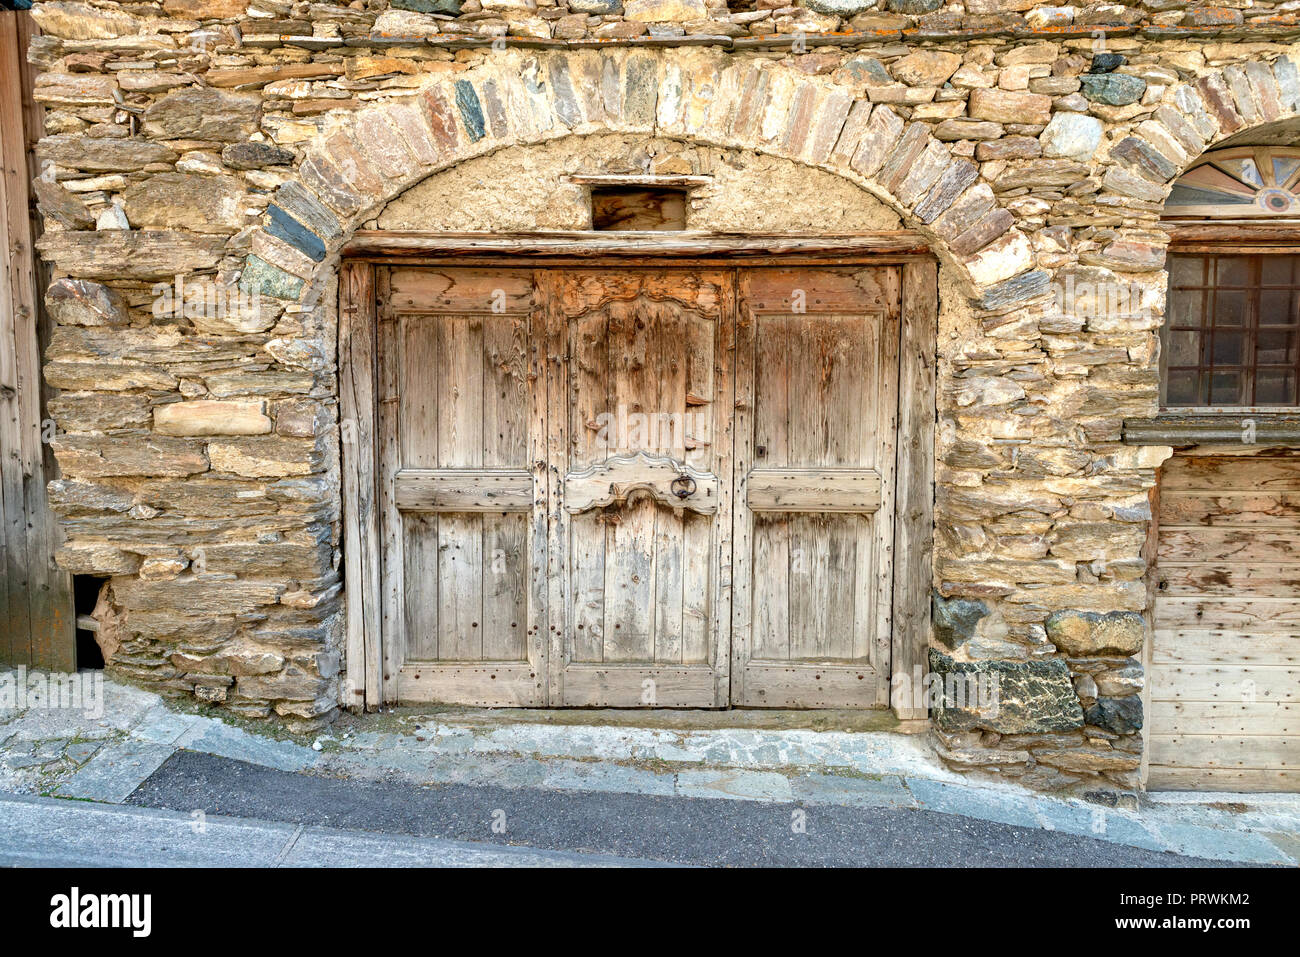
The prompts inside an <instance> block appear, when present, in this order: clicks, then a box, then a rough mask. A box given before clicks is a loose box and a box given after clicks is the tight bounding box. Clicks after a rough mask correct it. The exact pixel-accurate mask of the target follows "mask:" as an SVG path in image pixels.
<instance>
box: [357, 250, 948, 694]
mask: <svg viewBox="0 0 1300 957" xmlns="http://www.w3.org/2000/svg"><path fill="white" fill-rule="evenodd" d="M901 275H902V269H901V267H897V266H877V267H870V268H863V267H839V268H834V269H831V268H799V269H788V268H777V267H771V268H752V269H735V268H724V267H692V268H631V267H629V268H624V269H580V268H565V269H554V268H552V269H542V268H538V269H504V270H503V269H492V268H481V269H480V268H459V267H457V268H436V267H414V266H412V267H390V268H381V269H378V270H376V299H377V300H378V321H379V336H378V340H377V344H378V350H379V360H378V366H379V370H380V373H379V383H378V385H379V388H378V390H377V394H378V403H377V404H378V424H379V443H378V455H379V461H380V489H381V512H382V518H381V524H382V533H381V537H382V538H383V541H384V556H383V569H382V588H383V589H384V590H385V594H386V600H385V601H384V602H383V605H384V608H385V615H386V619H385V621H384V622H383V629H384V641H385V651H386V654H385V660H386V661H388V662H389V664H388V665H386V668H392V669H394V670H395V671H396V672H397V675H398V678H397V685H398V688H397V696H398V697H399V698H400V700H403V701H408V702H415V701H437V702H448V703H468V704H482V705H541V704H550V705H554V706H560V705H571V706H609V707H720V706H725V705H727V704H729V703H731V704H745V705H750V706H769V707H871V706H877V705H880V706H883V705H885V704H886V703H887V700H888V678H889V659H890V640H891V624H892V621H891V601H892V594H893V580H894V578H893V569H892V566H891V553H892V549H893V543H894V485H895V455H896V441H895V433H896V429H897V415H898V376H899V372H898V370H899V315H900V282H901ZM929 275H930V277H931V279H932V277H933V273H932V272H930V273H929ZM923 434H924V435H927V436H928V435H929V434H930V433H929V432H928V431H924V430H923ZM925 514H927V515H928V511H927V512H926V513H925ZM918 554H920V553H918ZM927 573H928V568H918V569H917V570H916V574H918V575H926V574H927ZM733 597H734V601H733Z"/></svg>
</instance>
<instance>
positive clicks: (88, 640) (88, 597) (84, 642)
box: [72, 575, 108, 669]
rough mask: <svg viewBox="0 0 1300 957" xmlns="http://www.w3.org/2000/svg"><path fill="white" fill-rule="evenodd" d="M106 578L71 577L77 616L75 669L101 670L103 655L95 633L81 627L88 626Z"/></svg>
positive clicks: (91, 576) (92, 576)
mask: <svg viewBox="0 0 1300 957" xmlns="http://www.w3.org/2000/svg"><path fill="white" fill-rule="evenodd" d="M106 581H108V579H107V578H98V577H96V576H94V575H73V576H72V604H73V608H74V609H75V610H76V614H77V668H78V669H82V668H103V667H104V655H103V653H102V652H101V651H100V650H99V643H98V642H97V641H95V632H94V631H92V630H91V629H90V628H84V627H82V626H83V625H87V624H90V623H91V621H92V619H91V617H90V616H91V614H92V613H93V612H94V611H95V605H96V604H97V603H98V601H99V592H100V589H102V588H103V587H104V582H106Z"/></svg>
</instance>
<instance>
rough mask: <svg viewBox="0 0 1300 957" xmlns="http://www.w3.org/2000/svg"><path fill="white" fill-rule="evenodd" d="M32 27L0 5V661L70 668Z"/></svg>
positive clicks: (71, 636) (68, 586) (72, 655)
mask: <svg viewBox="0 0 1300 957" xmlns="http://www.w3.org/2000/svg"><path fill="white" fill-rule="evenodd" d="M32 32H33V25H32V20H31V17H30V16H29V15H28V14H26V13H15V12H13V11H8V10H6V11H0V246H2V248H3V249H4V250H5V260H4V262H3V264H0V663H6V664H15V665H27V666H34V667H42V668H49V669H52V670H55V671H61V672H68V671H73V670H75V669H76V638H75V615H74V610H73V598H72V578H71V576H70V575H69V574H67V573H66V572H63V571H62V570H60V569H59V568H57V567H56V566H55V564H54V551H55V548H56V546H57V544H58V541H59V532H58V529H57V526H56V523H55V519H54V515H53V513H52V512H51V511H50V509H49V506H48V502H47V497H46V483H47V482H48V481H49V480H50V479H51V478H53V477H55V476H56V475H57V470H56V466H55V463H54V459H53V456H52V455H51V453H50V449H49V448H48V447H47V445H46V444H45V443H43V442H42V441H41V423H42V421H44V419H45V416H46V413H45V399H46V394H45V387H44V384H43V380H42V378H41V366H40V355H41V349H42V345H43V341H44V340H46V339H48V329H47V328H46V325H47V322H46V319H45V316H44V310H43V305H42V302H41V295H40V293H39V292H38V289H44V287H45V275H46V271H45V269H44V268H43V267H42V265H41V264H40V263H39V261H38V260H37V257H36V255H35V252H34V243H33V237H34V235H35V234H36V231H37V229H38V225H37V223H36V221H35V218H34V213H33V209H32V205H31V192H30V185H29V184H30V180H31V178H32V176H33V175H34V173H35V168H34V161H33V159H32V154H31V152H30V150H29V145H30V142H31V141H32V140H33V139H34V137H35V136H36V135H37V133H36V127H35V126H33V125H32V124H39V123H40V112H41V111H40V108H39V107H38V106H36V105H35V103H34V100H33V99H32V96H31V92H32V72H31V66H30V64H28V62H27V56H26V50H27V46H28V43H29V41H30V39H31V35H32Z"/></svg>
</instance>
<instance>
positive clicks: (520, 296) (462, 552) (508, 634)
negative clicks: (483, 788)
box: [345, 268, 547, 705]
mask: <svg viewBox="0 0 1300 957" xmlns="http://www.w3.org/2000/svg"><path fill="white" fill-rule="evenodd" d="M378 278H379V287H380V288H379V289H378V299H379V302H380V314H379V318H380V334H379V347H380V353H381V356H382V361H381V363H380V369H381V377H380V387H379V390H378V391H379V423H380V450H381V451H380V469H381V482H380V488H381V494H382V496H383V499H384V500H383V501H382V503H381V505H382V509H383V512H384V539H385V544H384V551H385V556H384V558H385V561H384V569H383V586H382V587H383V589H384V592H385V601H384V606H385V615H386V617H387V619H388V620H386V621H385V622H384V635H385V640H386V641H387V642H389V643H390V644H395V645H396V647H395V648H393V649H392V650H391V651H392V653H391V654H388V655H386V656H385V658H386V660H388V661H391V662H393V663H394V664H396V666H397V667H398V669H399V679H398V689H397V693H398V695H399V697H400V699H401V700H403V701H447V702H456V703H462V704H482V705H538V704H544V703H545V702H546V685H545V674H546V651H547V643H546V641H545V639H544V634H543V632H544V629H543V627H542V617H541V616H542V610H543V594H542V589H543V587H544V582H545V575H546V570H545V569H546V470H545V464H544V461H543V460H544V458H545V454H546V453H545V425H544V423H545V408H544V402H545V388H544V385H543V383H544V381H545V377H544V373H543V371H542V361H541V357H540V347H541V345H542V342H541V339H542V331H541V330H540V328H539V316H538V312H537V310H536V309H535V308H534V306H535V301H534V284H533V278H534V277H533V272H532V271H531V270H526V269H525V270H501V269H482V270H480V269H402V268H398V269H392V270H384V271H380V273H379V277H378ZM345 438H346V437H345Z"/></svg>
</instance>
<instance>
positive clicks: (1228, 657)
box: [1144, 450, 1300, 791]
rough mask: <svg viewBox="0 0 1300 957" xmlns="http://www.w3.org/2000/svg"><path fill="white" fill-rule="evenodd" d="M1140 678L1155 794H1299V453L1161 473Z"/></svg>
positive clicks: (1208, 462)
mask: <svg viewBox="0 0 1300 957" xmlns="http://www.w3.org/2000/svg"><path fill="white" fill-rule="evenodd" d="M1158 502H1159V507H1158V509H1157V510H1156V517H1157V525H1158V528H1157V533H1156V534H1157V541H1158V546H1157V552H1156V569H1155V581H1156V599H1155V603H1154V611H1153V619H1154V622H1153V623H1154V633H1153V635H1152V647H1151V660H1150V663H1149V665H1148V671H1147V688H1148V690H1149V692H1150V704H1149V708H1148V711H1147V725H1146V728H1145V729H1144V730H1145V731H1146V734H1147V745H1148V747H1147V752H1148V756H1149V761H1150V770H1149V773H1148V777H1147V786H1148V787H1150V788H1152V789H1166V788H1168V789H1171V790H1187V789H1193V790H1213V791H1294V790H1296V789H1297V788H1298V787H1300V456H1297V455H1296V454H1295V453H1294V452H1293V451H1289V450H1288V451H1274V452H1272V453H1271V454H1258V453H1257V454H1236V455H1234V454H1228V455H1209V454H1179V455H1175V456H1174V457H1173V458H1171V459H1169V461H1167V462H1166V463H1165V464H1164V467H1163V468H1162V469H1161V470H1160V494H1159V499H1158Z"/></svg>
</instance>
